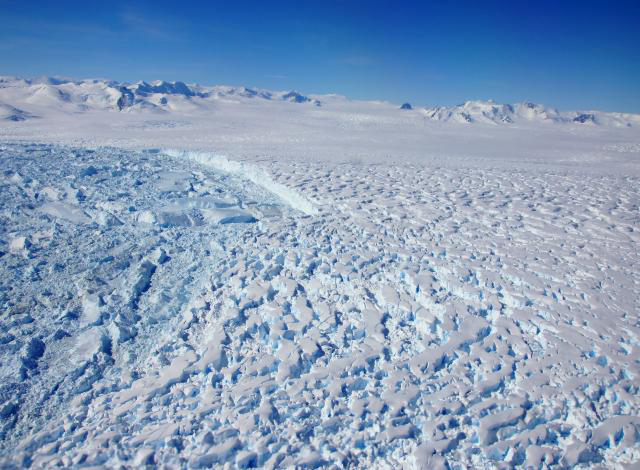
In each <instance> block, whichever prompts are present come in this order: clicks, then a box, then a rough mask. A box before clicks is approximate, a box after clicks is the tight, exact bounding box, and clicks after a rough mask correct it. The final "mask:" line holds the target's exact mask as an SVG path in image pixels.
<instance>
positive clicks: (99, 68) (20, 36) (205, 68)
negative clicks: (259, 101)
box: [0, 0, 640, 112]
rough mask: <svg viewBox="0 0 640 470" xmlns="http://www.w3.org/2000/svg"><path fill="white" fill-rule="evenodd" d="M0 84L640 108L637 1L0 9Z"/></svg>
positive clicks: (94, 4)
mask: <svg viewBox="0 0 640 470" xmlns="http://www.w3.org/2000/svg"><path fill="white" fill-rule="evenodd" d="M0 12H1V13H0V74H9V75H19V76H25V77H33V76H39V75H63V76H71V77H74V78H86V77H92V78H93V77H104V78H112V79H116V80H122V81H136V80H154V79H164V80H182V81H186V82H198V83H201V84H205V85H215V84H228V85H247V86H257V87H263V88H272V89H296V90H299V91H301V92H305V93H332V92H335V93H339V94H344V95H347V96H349V97H351V98H362V99H383V100H389V101H393V102H397V103H400V102H404V101H410V102H412V103H413V104H416V105H437V104H443V105H451V104H457V103H460V102H463V101H464V100H467V99H494V100H496V101H500V102H516V101H523V100H530V101H534V102H540V103H544V104H548V105H554V106H557V107H558V108H560V109H601V110H607V111H627V112H640V26H639V25H640V2H638V1H628V2H625V1H615V0H612V1H598V2H594V1H588V0H583V1H560V0H556V1H547V0H537V1H530V2H529V1H517V0H513V1H492V0H486V1H451V2H448V1H439V2H428V1H421V2H419V1H415V2H413V1H411V2H410V1H406V2H403V1H376V0H369V1H355V0H354V1H347V0H342V1H337V0H325V1H318V2H310V1H309V2H305V1H303V0H299V1H277V0H273V1H268V0H264V1H243V2H233V1H230V0H225V1H224V2H219V1H202V2H190V1H187V0H184V1H176V0H173V1H171V2H164V1H161V0H154V1H150V2H147V1H136V2H133V1H129V2H121V1H118V0H115V1H91V0H84V1H81V2H80V1H78V2H74V1H64V0H60V1H56V2H52V1H47V2H44V1H39V0H30V1H23V0H0Z"/></svg>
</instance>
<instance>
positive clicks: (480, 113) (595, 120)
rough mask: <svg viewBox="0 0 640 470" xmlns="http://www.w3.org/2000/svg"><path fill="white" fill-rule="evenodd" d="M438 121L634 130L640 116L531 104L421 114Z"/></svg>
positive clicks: (473, 104) (477, 105) (487, 104)
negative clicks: (532, 123) (612, 127)
mask: <svg viewBox="0 0 640 470" xmlns="http://www.w3.org/2000/svg"><path fill="white" fill-rule="evenodd" d="M420 111H421V112H423V113H424V115H425V116H426V117H427V118H429V119H432V120H434V121H454V122H461V123H476V122H480V123H489V124H513V123H518V122H531V121H533V122H550V123H578V124H588V125H604V126H614V127H631V126H633V125H638V124H639V123H640V116H638V115H636V114H627V113H604V112H600V111H567V112H560V111H558V110H557V109H555V108H551V107H547V106H544V105H540V104H534V103H529V102H524V103H517V104H514V105H511V104H500V103H495V102H493V101H491V100H489V101H466V102H465V103H463V104H459V105H457V106H450V107H447V106H436V107H433V108H425V109H422V110H420Z"/></svg>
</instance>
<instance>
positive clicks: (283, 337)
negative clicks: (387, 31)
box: [0, 77, 640, 469]
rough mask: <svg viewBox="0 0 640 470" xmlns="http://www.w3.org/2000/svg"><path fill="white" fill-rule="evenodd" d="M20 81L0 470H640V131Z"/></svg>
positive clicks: (6, 124) (3, 151)
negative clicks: (216, 469) (97, 469)
mask: <svg viewBox="0 0 640 470" xmlns="http://www.w3.org/2000/svg"><path fill="white" fill-rule="evenodd" d="M403 108H405V109H400V106H398V105H397V104H393V103H387V102H383V101H357V100H351V99H349V98H346V97H343V96H339V95H313V94H309V95H305V94H301V93H298V92H291V91H271V90H263V89H259V88H247V87H233V86H212V87H208V86H200V85H195V84H185V83H182V82H165V81H156V82H149V83H148V82H137V83H120V82H116V81H111V80H102V79H91V80H74V79H67V78H52V77H42V78H39V79H21V78H16V77H2V78H0V162H2V173H0V187H1V189H2V190H1V191H0V221H1V223H0V273H1V276H0V304H1V305H2V307H3V309H2V315H1V316H0V326H1V332H0V378H1V379H0V466H1V467H2V468H25V467H28V468H55V467H62V468H91V467H93V468H95V467H106V468H113V467H118V468H120V467H122V468H139V467H149V468H155V467H166V468H211V467H220V468H253V467H260V468H325V467H326V468H389V469H391V468H416V469H435V468H535V469H538V468H590V467H591V468H635V466H637V465H638V462H640V398H639V393H640V390H639V386H638V383H639V382H638V376H639V374H640V356H639V354H640V323H639V320H638V314H639V312H640V288H639V287H640V256H639V254H640V250H639V249H638V245H639V242H640V217H639V210H640V193H639V190H638V188H640V130H639V129H640V127H639V124H640V117H639V116H638V115H633V114H623V113H604V112H599V111H592V110H582V111H558V110H556V109H554V108H552V107H547V106H543V105H538V104H532V103H520V104H498V103H494V102H491V101H468V102H466V103H463V104H461V105H458V106H448V107H443V106H440V107H421V106H418V105H416V104H412V105H411V106H403Z"/></svg>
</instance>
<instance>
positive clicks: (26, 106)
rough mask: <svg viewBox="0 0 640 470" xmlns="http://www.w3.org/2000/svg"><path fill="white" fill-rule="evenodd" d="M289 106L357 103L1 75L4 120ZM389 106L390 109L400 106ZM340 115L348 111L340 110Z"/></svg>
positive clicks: (516, 109)
mask: <svg viewBox="0 0 640 470" xmlns="http://www.w3.org/2000/svg"><path fill="white" fill-rule="evenodd" d="M245 100H252V101H264V102H267V101H270V102H273V101H281V102H282V101H286V102H291V103H296V104H302V105H307V106H309V105H312V106H316V107H321V106H322V105H323V104H326V103H335V102H336V100H337V101H340V102H342V104H343V105H344V104H347V103H354V107H353V108H354V109H353V112H354V113H355V112H357V111H358V110H357V103H358V102H352V101H350V100H347V98H344V97H339V96H336V95H325V96H312V97H310V96H305V95H302V94H300V93H298V92H296V91H270V90H264V89H258V88H247V87H233V86H210V87H207V86H201V85H197V84H186V83H184V82H179V81H176V82H167V81H161V80H158V81H153V82H151V83H147V82H144V81H141V82H136V83H126V82H124V83H120V82H117V81H113V80H104V79H90V80H73V79H68V78H54V77H41V78H36V79H23V78H17V77H8V76H4V77H2V76H0V119H2V120H4V121H25V120H28V119H32V118H35V117H38V116H39V115H40V114H43V113H45V114H46V113H48V112H50V111H52V110H53V111H63V112H71V113H78V112H80V113H82V112H88V111H95V110H101V111H105V110H107V111H118V112H128V113H131V112H156V113H180V112H192V111H204V112H207V111H211V110H213V109H215V106H216V104H219V103H220V102H223V101H224V102H228V101H240V102H242V101H245ZM385 104H386V105H388V107H389V110H392V109H395V108H396V107H394V106H392V105H390V104H388V103H385ZM406 105H408V103H406V104H405V105H403V107H402V110H403V111H406V112H409V113H413V114H417V115H418V116H421V117H423V118H426V119H427V120H430V121H431V120H432V121H441V122H457V123H467V124H469V123H471V124H474V123H484V124H498V125H512V124H522V123H551V124H567V123H569V124H585V125H590V126H607V127H633V126H637V125H640V115H635V114H625V113H605V112H600V111H568V112H560V111H558V110H557V109H555V108H551V107H547V106H543V105H540V104H533V103H528V102H525V103H518V104H513V105H512V104H499V103H494V102H493V101H467V102H465V103H464V104H461V105H457V106H451V107H447V106H437V107H431V108H417V107H414V108H412V107H411V106H410V105H409V106H406ZM341 111H345V109H344V107H343V106H341Z"/></svg>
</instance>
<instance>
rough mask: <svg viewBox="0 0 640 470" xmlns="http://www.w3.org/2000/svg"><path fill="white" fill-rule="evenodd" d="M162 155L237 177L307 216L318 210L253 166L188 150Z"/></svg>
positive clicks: (167, 152) (172, 150)
mask: <svg viewBox="0 0 640 470" xmlns="http://www.w3.org/2000/svg"><path fill="white" fill-rule="evenodd" d="M162 153H164V154H165V155H168V156H170V157H175V158H187V159H189V160H192V161H195V162H198V163H200V164H202V165H206V166H209V167H211V168H214V169H216V170H220V171H223V172H225V173H230V174H233V175H238V176H240V177H243V178H246V179H248V180H249V181H251V182H252V183H255V184H257V185H258V186H261V187H263V188H264V189H266V190H267V191H269V192H271V193H273V194H275V195H276V196H278V197H279V198H280V199H282V200H283V201H285V202H286V203H287V204H288V205H290V206H291V207H292V208H294V209H297V210H299V211H301V212H304V213H305V214H307V215H315V214H317V213H318V209H317V208H316V207H315V206H314V205H313V203H312V202H311V201H309V200H308V199H307V198H305V197H304V196H302V195H301V194H300V193H298V192H297V191H295V190H293V189H291V188H289V187H287V186H285V185H283V184H281V183H278V182H276V181H274V180H273V178H272V177H271V175H269V174H268V173H267V172H266V171H265V170H263V169H262V168H259V167H257V166H255V165H251V164H249V163H245V162H239V161H235V160H229V159H228V158H227V157H225V156H224V155H218V154H214V153H209V152H195V151H190V150H177V149H164V150H162Z"/></svg>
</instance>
